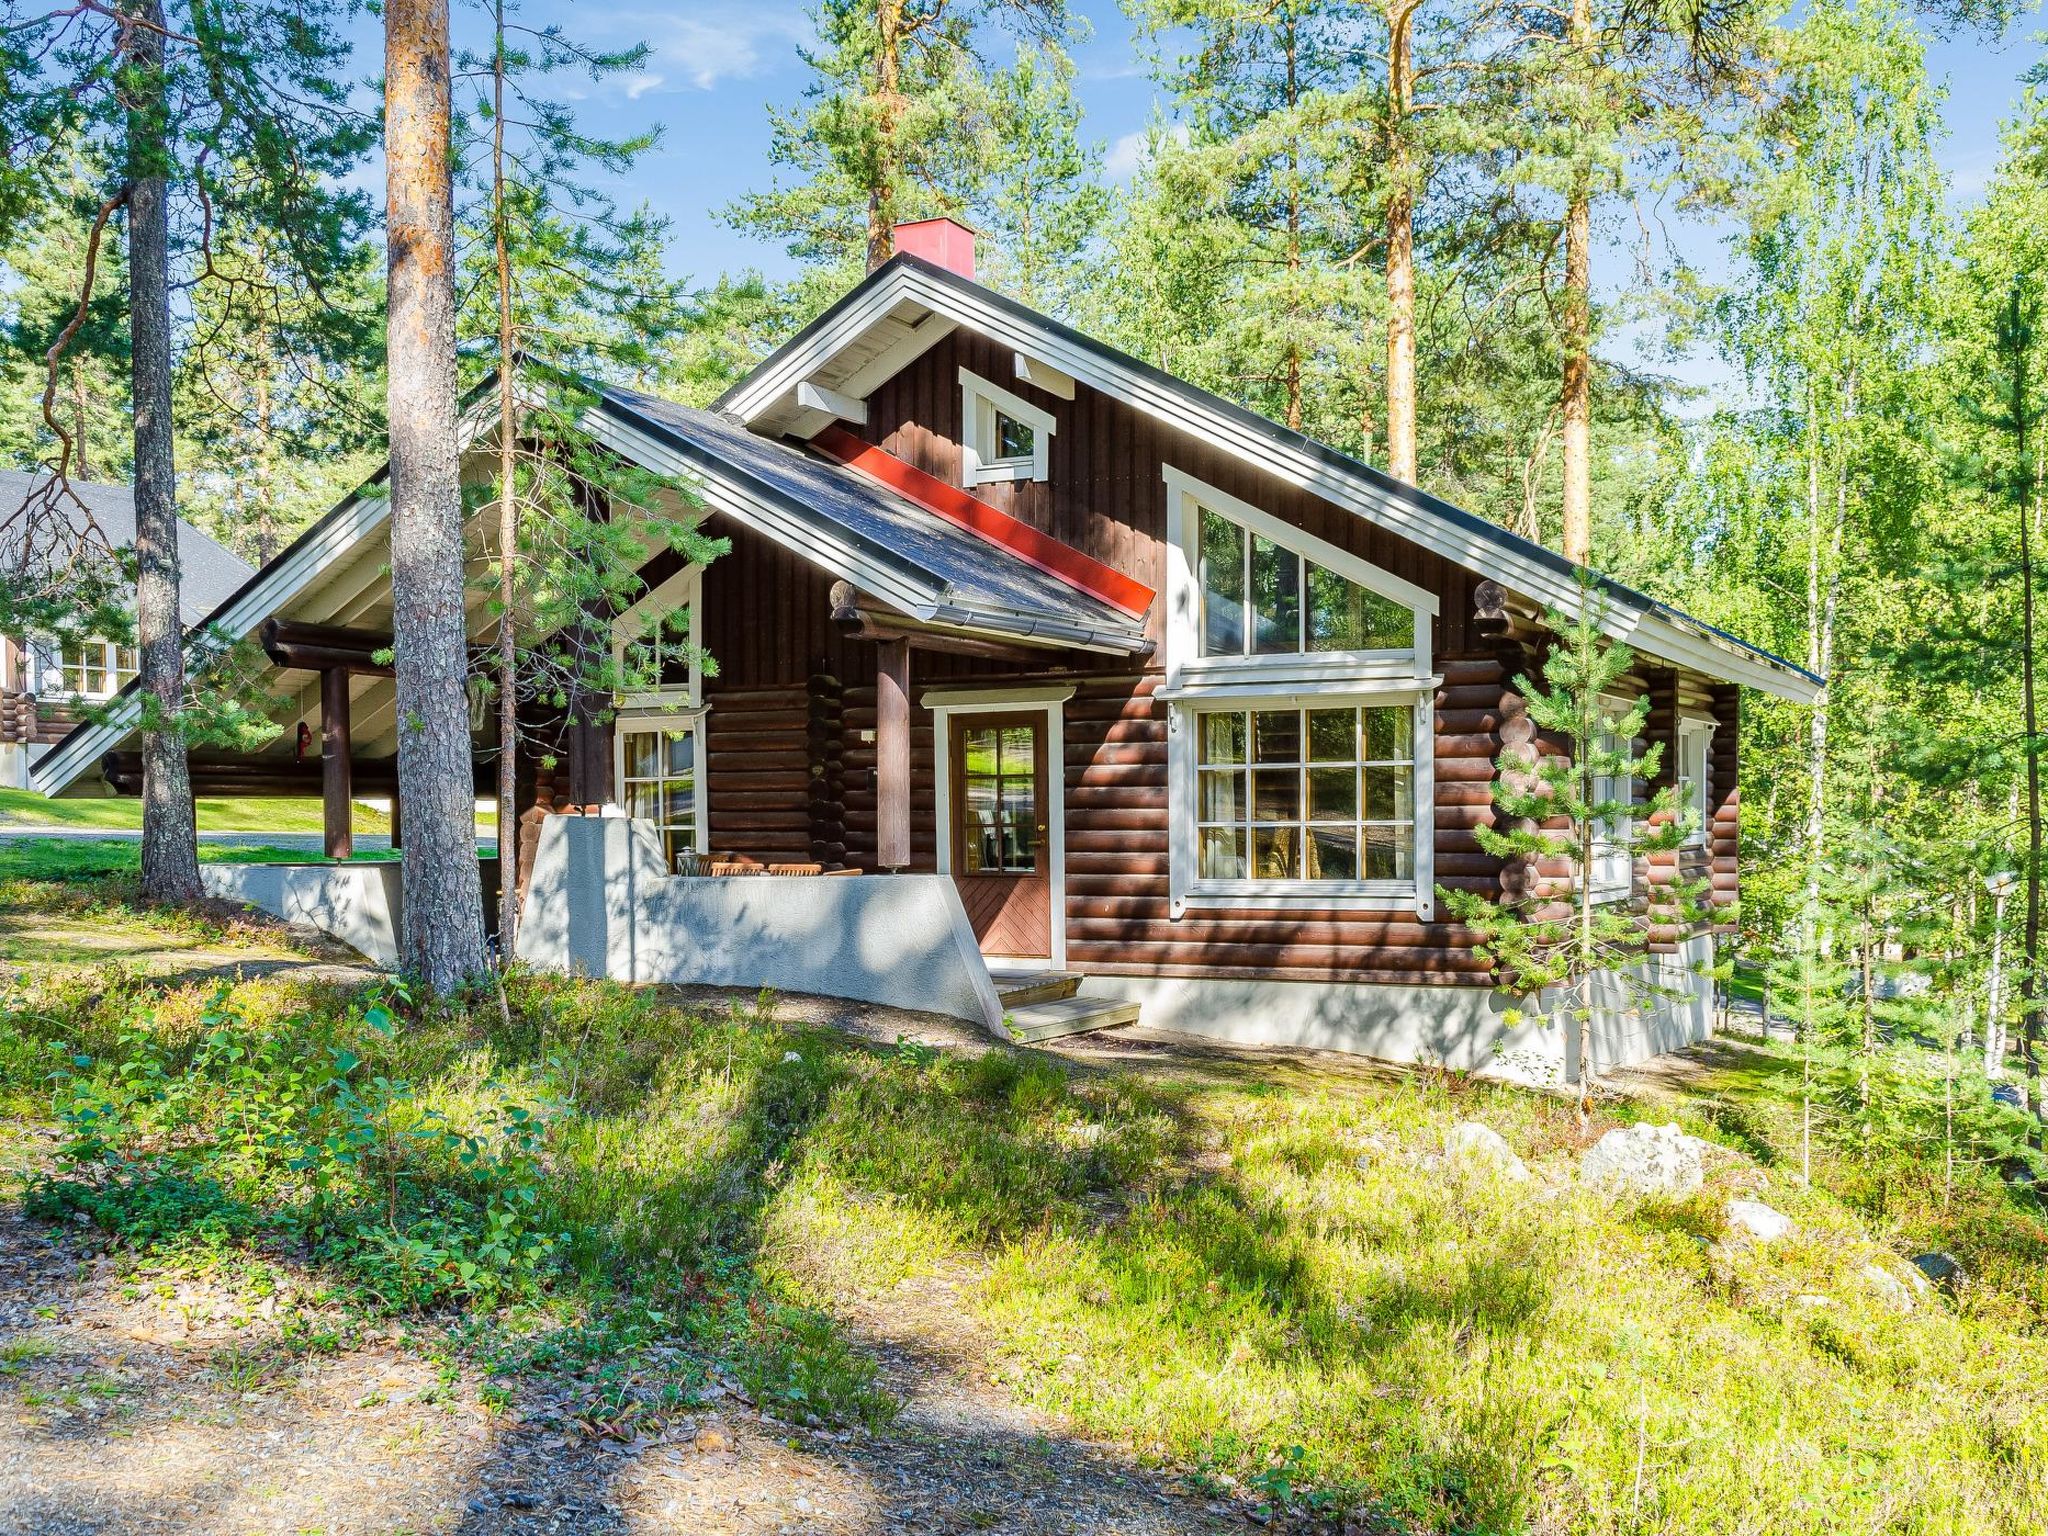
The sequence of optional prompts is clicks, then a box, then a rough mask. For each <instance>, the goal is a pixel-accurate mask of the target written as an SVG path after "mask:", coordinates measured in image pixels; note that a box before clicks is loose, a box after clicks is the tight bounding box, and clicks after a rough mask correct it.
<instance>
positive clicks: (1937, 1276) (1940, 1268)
mask: <svg viewBox="0 0 2048 1536" xmlns="http://www.w3.org/2000/svg"><path fill="white" fill-rule="evenodd" d="M1913 1267H1914V1268H1915V1269H1917V1270H1919V1271H1920V1273H1921V1274H1923V1275H1925V1276H1926V1277H1927V1278H1928V1279H1930V1280H1932V1281H1933V1282H1934V1283H1935V1284H1936V1285H1938V1286H1940V1287H1941V1288H1942V1289H1943V1290H1945V1291H1954V1290H1959V1289H1961V1288H1962V1287H1963V1286H1965V1285H1968V1284H1969V1283H1970V1272H1969V1271H1968V1270H1966V1269H1964V1268H1963V1266H1962V1261H1961V1260H1959V1259H1958V1258H1957V1257H1956V1256H1955V1255H1954V1254H1952V1253H1943V1252H1941V1251H1940V1250H1939V1249H1937V1250H1935V1251H1934V1252H1933V1253H1917V1254H1915V1255H1914V1256H1913Z"/></svg>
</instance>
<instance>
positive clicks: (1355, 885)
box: [1174, 880, 1418, 913]
mask: <svg viewBox="0 0 2048 1536" xmlns="http://www.w3.org/2000/svg"><path fill="white" fill-rule="evenodd" d="M1417 900H1418V897H1417V893H1416V889H1415V882H1414V881H1412V880H1385V881H1371V880H1328V881H1316V880H1247V881H1234V882H1228V883H1224V882H1218V883H1213V884H1208V885H1200V886H1196V887H1195V888H1194V889H1193V890H1190V891H1186V892H1183V893H1182V894H1181V896H1180V897H1179V898H1178V900H1176V902H1175V903H1174V906H1175V910H1176V913H1178V912H1179V911H1182V910H1185V911H1190V912H1228V911H1233V910H1235V911H1247V910H1261V909H1266V908H1282V909H1288V910H1304V911H1318V912H1332V911H1339V912H1413V911H1415V910H1417V906H1416V903H1417Z"/></svg>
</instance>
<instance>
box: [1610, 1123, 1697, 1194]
mask: <svg viewBox="0 0 2048 1536" xmlns="http://www.w3.org/2000/svg"><path fill="white" fill-rule="evenodd" d="M1706 1151H1707V1144H1706V1143H1705V1142H1703V1141H1701V1140H1700V1139H1699V1138H1698V1137H1697V1136H1688V1135H1686V1134H1685V1132H1683V1131H1681V1130H1680V1129H1679V1128H1678V1127H1677V1126H1675V1125H1628V1126H1622V1127H1621V1128H1619V1129H1617V1130H1612V1131H1609V1132H1608V1133H1607V1134H1606V1135H1605V1136H1602V1137H1601V1138H1600V1139H1599V1140H1598V1141H1596V1142H1595V1143H1594V1144H1593V1145H1592V1146H1590V1147H1588V1148H1587V1149H1586V1152H1585V1155H1584V1156H1582V1157H1581V1158H1580V1159H1579V1177H1580V1178H1581V1179H1583V1180H1585V1182H1586V1183H1588V1184H1590V1185H1592V1186H1593V1187H1594V1188H1596V1189H1604V1190H1606V1191H1607V1192H1608V1193H1610V1194H1632V1195H1666V1196H1670V1197H1673V1198H1676V1197H1679V1196H1683V1195H1689V1194H1691V1193H1692V1192H1693V1191H1694V1190H1696V1189H1698V1188H1699V1187H1700V1185H1701V1184H1702V1183H1704V1182H1705V1180H1706V1176H1707V1172H1706Z"/></svg>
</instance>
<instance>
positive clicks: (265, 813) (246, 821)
mask: <svg viewBox="0 0 2048 1536" xmlns="http://www.w3.org/2000/svg"><path fill="white" fill-rule="evenodd" d="M196 804H197V806H198V811H199V830H200V831H202V832H318V831H320V830H321V827H322V821H321V811H320V802H319V801H318V800H316V799H311V798H306V797H268V796H238V797H229V798H219V797H215V796H211V795H206V796H201V797H200V799H199V800H198V801H197V802H196ZM14 827H80V828H95V829H99V830H103V831H109V832H134V831H139V830H141V827H142V802H141V801H139V800H134V799H129V798H126V797H116V798H111V799H102V800H51V799H49V798H47V797H45V796H43V795H39V794H37V793H36V792H35V791H34V790H32V789H0V828H14ZM355 829H356V830H357V831H358V832H380V833H381V832H388V831H390V830H391V820H390V818H389V817H388V816H386V815H385V814H384V813H383V812H382V811H379V810H376V809H374V808H373V807H371V806H367V805H358V806H357V807H356V808H355Z"/></svg>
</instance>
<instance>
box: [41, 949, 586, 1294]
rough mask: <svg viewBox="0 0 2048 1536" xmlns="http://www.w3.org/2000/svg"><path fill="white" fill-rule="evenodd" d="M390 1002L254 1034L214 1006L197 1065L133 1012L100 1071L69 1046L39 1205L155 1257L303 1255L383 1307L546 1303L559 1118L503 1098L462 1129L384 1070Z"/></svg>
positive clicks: (213, 1002)
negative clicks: (269, 1244) (258, 1252)
mask: <svg viewBox="0 0 2048 1536" xmlns="http://www.w3.org/2000/svg"><path fill="white" fill-rule="evenodd" d="M402 1001H403V998H402V995H397V996H385V997H378V998H373V999H370V1000H368V1001H367V1002H365V1003H363V1004H361V1005H358V1006H354V1007H349V1008H345V1009H342V1010H338V1011H309V1012H305V1013H300V1014H296V1015H292V1016H290V1017H287V1018H283V1019H278V1020H272V1021H269V1022H267V1023H264V1024H262V1025H261V1026H259V1025H258V1024H257V1023H256V1022H255V1021H254V1020H252V1019H251V1018H250V1017H249V1016H248V1013H247V1011H246V1007H247V999H246V998H244V997H243V996H242V995H241V994H239V993H237V991H236V990H235V989H233V988H232V987H229V986H222V987H220V988H219V989H218V990H217V991H215V992H214V993H213V995H212V997H211V999H210V1001H209V1003H208V1005H207V1007H206V1009H205V1011H204V1012H203V1013H202V1014H201V1016H200V1018H199V1020H198V1031H197V1038H196V1040H195V1041H194V1043H193V1044H192V1045H191V1046H190V1048H189V1049H184V1050H179V1049H176V1048H174V1047H173V1046H172V1045H171V1044H170V1043H169V1042H168V1041H167V1040H166V1039H165V1037H164V1035H163V1033H162V1032H161V1030H160V1029H159V1027H158V1025H159V1020H158V1019H157V1018H156V1015H155V1011H154V1010H153V1009H151V1008H149V1007H147V1006H145V1007H142V1008H139V1009H137V1010H136V1011H135V1013H134V1015H133V1016H132V1017H131V1018H130V1019H129V1020H128V1022H127V1023H126V1025H125V1026H124V1027H123V1028H122V1029H121V1031H120V1032H119V1034H118V1035H117V1037H116V1039H115V1040H114V1041H113V1043H112V1045H111V1048H110V1049H108V1050H106V1051H105V1052H104V1053H103V1054H101V1055H97V1056H95V1055H92V1054H88V1053H86V1052H83V1051H77V1050H73V1049H71V1048H70V1047H69V1046H65V1045H60V1046H59V1047H58V1048H57V1049H58V1052H59V1055H60V1061H59V1065H58V1066H57V1068H56V1070H55V1071H54V1072H53V1073H52V1074H51V1079H50V1080H51V1085H52V1089H53V1095H52V1102H53V1107H54V1109H55V1111H56V1115H57V1119H58V1121H59V1123H60V1125H61V1126H62V1127H63V1129H64V1133H65V1134H64V1140H63V1142H62V1143H61V1145H60V1146H59V1148H58V1151H57V1155H56V1159H55V1162H56V1168H55V1170H54V1171H52V1172H49V1173H45V1174H42V1175H39V1176H38V1177H37V1178H36V1179H35V1180H33V1181H32V1184H31V1188H30V1200H31V1204H32V1208H33V1209H36V1210H38V1211H42V1212H44V1213H48V1214H61V1213H63V1212H67V1211H75V1212H82V1213H84V1214H85V1215H86V1216H88V1217H89V1218H90V1219H91V1220H92V1221H94V1222H95V1223H96V1224H98V1225H99V1226H100V1227H102V1228H104V1229H105V1230H106V1231H108V1232H109V1233H111V1234H113V1235H114V1236H115V1237H117V1238H119V1239H120V1240H121V1241H123V1242H124V1243H127V1244H129V1245H131V1246H133V1247H136V1248H138V1249H142V1250H145V1251H147V1250H154V1249H159V1248H162V1247H164V1246H165V1245H167V1244H171V1243H174V1242H180V1241H184V1240H186V1239H188V1238H189V1237H190V1236H191V1235H192V1234H193V1233H195V1232H199V1231H204V1232H206V1233H209V1234H212V1235H213V1236H215V1237H219V1238H246V1237H250V1236H254V1235H257V1234H268V1235H272V1236H276V1237H281V1238H289V1239H296V1240H298V1241H300V1242H302V1243H304V1244H305V1245H307V1247H308V1248H309V1249H310V1251H311V1252H312V1253H313V1255H314V1256H316V1257H317V1258H319V1259H321V1260H323V1261H325V1262H327V1263H329V1264H332V1265H334V1266H335V1267H336V1268H337V1269H338V1270H339V1271H340V1272H341V1274H342V1275H343V1276H344V1277H345V1278H346V1279H347V1281H348V1282H349V1283H350V1284H351V1285H352V1286H353V1288H354V1289H355V1291H356V1292H357V1294H358V1296H359V1297H360V1299H362V1300H364V1301H366V1302H368V1303H370V1304H372V1305H374V1306H377V1307H380V1308H383V1309H388V1310H394V1311H395V1310H420V1309H425V1308H430V1307H435V1306H441V1305H445V1304H447V1303H449V1302H452V1301H456V1300H473V1301H477V1302H480V1303H483V1304H486V1305H489V1304H494V1303H497V1302H500V1301H503V1300H506V1299H511V1298H517V1297H524V1296H530V1295H532V1294H535V1293H536V1292H537V1291H538V1290H539V1289H540V1287H541V1286H542V1285H543V1283H544V1282H545V1280H546V1278H547V1275H548V1272H549V1270H550V1267H551V1259H552V1256H553V1254H554V1252H555V1249H556V1247H557V1244H558V1243H559V1241H560V1236H559V1234H557V1233H555V1232H551V1231H548V1230H544V1229H543V1228H542V1227H541V1226H540V1225H539V1224H538V1223H537V1221H536V1213H537V1211H538V1209H539V1206H540V1189H541V1184H542V1179H543V1174H542V1167H541V1159H542V1153H543V1149H544V1144H545V1141H546V1138H547V1133H548V1126H549V1123H550V1115H549V1112H548V1109H547V1107H546V1106H544V1105H541V1104H536V1103H532V1102H526V1101H524V1100H522V1099H520V1098H519V1097H517V1096H514V1095H511V1094H510V1093H509V1092H506V1091H503V1090H501V1088H500V1085H498V1084H496V1083H494V1082H486V1083H485V1084H483V1085H482V1090H481V1095H480V1096H481V1098H482V1099H483V1106H482V1108H480V1109H479V1110H478V1111H477V1112H476V1114H475V1115H474V1117H473V1119H472V1120H471V1121H470V1122H469V1123H466V1124H458V1123H457V1122H456V1121H454V1120H453V1119H451V1118H450V1117H449V1116H448V1115H447V1114H445V1113H444V1112H442V1111H441V1110H438V1109H434V1108H430V1107H428V1106H427V1105H426V1104H425V1103H423V1102H422V1099H421V1096H420V1094H419V1092H418V1090H417V1089H416V1088H415V1086H414V1084H413V1083H412V1082H411V1081H410V1080H408V1079H407V1078H405V1077H402V1076H399V1075H397V1073H396V1070H395V1068H394V1067H393V1065H392V1060H393V1056H394V1046H395V1041H394V1036H395V1033H396V1030H397V1022H396V1017H395V1015H394V1013H393V1006H394V1005H395V1004H397V1003H400V1002H402Z"/></svg>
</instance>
